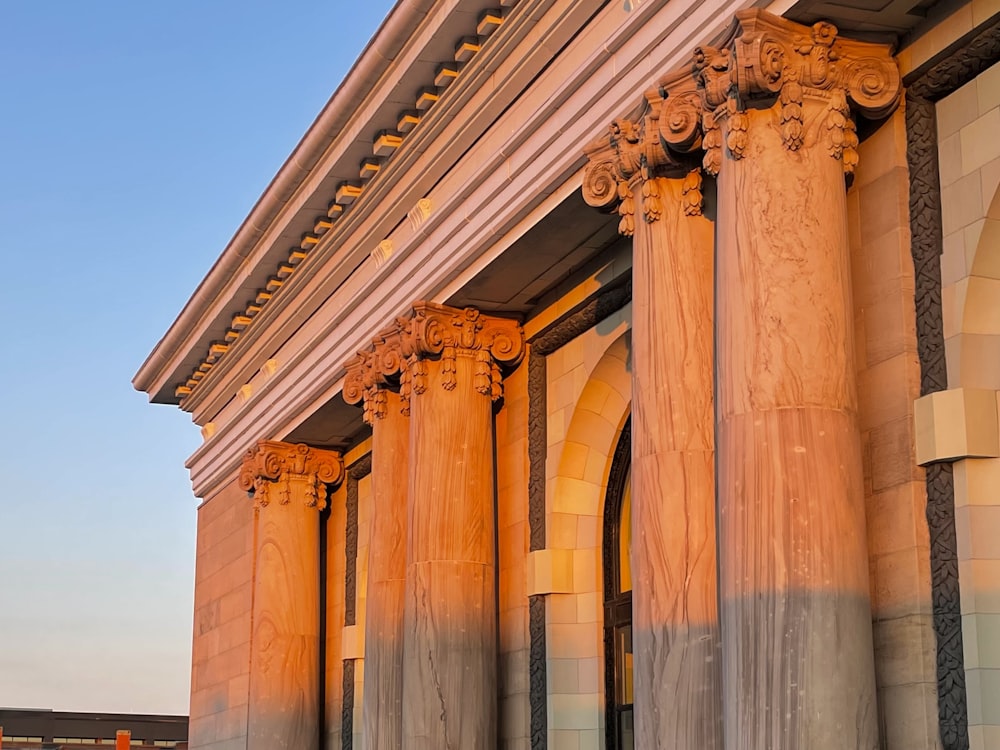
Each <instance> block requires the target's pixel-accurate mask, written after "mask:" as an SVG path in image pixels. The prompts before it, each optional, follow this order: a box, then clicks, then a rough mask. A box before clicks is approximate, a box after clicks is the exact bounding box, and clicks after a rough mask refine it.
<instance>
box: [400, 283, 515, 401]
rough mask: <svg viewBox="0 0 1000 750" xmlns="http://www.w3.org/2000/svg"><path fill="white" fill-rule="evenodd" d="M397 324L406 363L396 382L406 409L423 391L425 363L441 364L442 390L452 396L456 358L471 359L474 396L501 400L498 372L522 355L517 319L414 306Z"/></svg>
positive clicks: (467, 310)
mask: <svg viewBox="0 0 1000 750" xmlns="http://www.w3.org/2000/svg"><path fill="white" fill-rule="evenodd" d="M399 325H400V329H401V336H400V352H401V354H402V355H403V357H405V359H406V366H405V367H404V369H403V371H402V373H401V377H400V395H401V396H402V397H403V401H404V409H405V408H407V406H406V405H407V404H408V401H409V398H410V397H411V396H414V395H420V394H422V393H424V392H425V391H426V390H427V380H428V371H427V360H439V361H440V362H441V387H442V388H444V389H445V390H447V391H451V390H454V389H455V387H456V385H457V383H458V380H457V377H458V370H457V366H456V359H457V357H459V356H464V357H472V358H473V359H474V361H475V368H474V380H475V382H474V385H475V389H476V391H477V392H479V393H481V394H483V395H484V396H488V397H489V398H490V399H491V400H493V401H496V400H497V399H498V398H500V396H501V395H503V381H502V374H501V368H512V367H514V366H516V365H517V363H518V362H520V361H521V357H523V356H524V331H523V330H522V329H521V325H520V324H519V323H518V322H517V321H516V320H510V319H508V318H497V317H493V316H491V315H483V314H482V313H481V312H480V311H479V310H477V309H476V308H474V307H466V308H464V309H459V308H455V307H446V306H444V305H436V304H433V303H430V302H418V303H417V304H415V305H414V306H413V312H412V313H411V314H410V315H409V316H407V317H405V318H400V319H399Z"/></svg>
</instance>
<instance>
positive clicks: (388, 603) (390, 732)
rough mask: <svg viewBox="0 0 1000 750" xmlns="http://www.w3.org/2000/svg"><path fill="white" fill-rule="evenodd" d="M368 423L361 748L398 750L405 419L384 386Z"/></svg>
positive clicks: (397, 400)
mask: <svg viewBox="0 0 1000 750" xmlns="http://www.w3.org/2000/svg"><path fill="white" fill-rule="evenodd" d="M382 390H383V395H382V396H381V398H383V399H384V409H383V410H381V413H380V414H378V415H375V417H374V420H373V424H372V475H371V481H372V519H371V539H370V540H369V547H368V598H367V603H366V613H365V691H364V698H363V702H362V717H363V723H364V743H363V747H364V748H366V750H398V749H399V747H400V746H401V743H402V730H403V724H402V722H403V601H404V580H405V577H406V537H407V531H406V525H407V524H406V514H407V485H408V482H409V475H408V469H407V467H408V463H409V462H408V454H409V440H410V433H409V426H410V425H409V421H410V420H409V417H407V416H406V415H404V414H403V413H402V401H401V399H400V397H399V394H398V393H396V392H394V391H392V390H390V389H388V388H383V389H382Z"/></svg>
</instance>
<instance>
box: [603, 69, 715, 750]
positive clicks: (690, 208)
mask: <svg viewBox="0 0 1000 750" xmlns="http://www.w3.org/2000/svg"><path fill="white" fill-rule="evenodd" d="M690 88H691V90H692V91H693V89H694V87H693V83H692V85H691V86H690ZM648 98H649V99H650V100H651V101H650V104H651V105H652V106H650V108H649V110H648V114H647V116H646V117H644V118H643V120H642V121H640V122H630V121H624V120H619V121H617V122H616V123H614V125H612V127H611V131H610V134H609V137H608V138H605V139H601V140H600V141H597V142H595V143H594V144H592V145H591V146H590V147H589V148H588V149H587V152H588V156H589V157H590V159H591V162H590V165H589V167H588V170H587V176H586V178H585V181H584V198H585V199H586V200H587V201H588V203H590V204H591V205H595V206H598V207H601V208H609V207H611V208H614V207H617V210H618V213H619V214H620V215H621V217H622V218H621V223H620V225H619V229H620V230H621V232H622V233H623V234H626V235H633V237H634V244H633V259H632V352H631V354H632V359H631V369H632V576H633V581H634V588H633V592H632V610H633V622H632V645H633V649H634V657H633V658H634V680H635V703H634V709H633V710H634V717H635V719H634V721H635V746H636V747H650V748H654V747H664V748H666V747H670V748H677V749H678V750H695V749H696V748H697V750H711V749H712V748H721V747H722V716H721V706H720V702H721V693H720V689H721V684H720V683H721V680H720V668H721V650H720V645H721V641H720V637H719V621H718V607H717V602H716V596H717V590H716V549H715V430H714V411H713V409H714V407H713V377H714V374H713V340H712V336H713V331H712V318H713V297H712V295H713V291H714V290H713V252H714V249H713V227H712V222H711V221H709V220H708V219H707V218H706V217H705V216H704V215H703V212H702V203H703V196H702V177H701V171H700V169H698V168H697V167H696V166H695V165H694V164H690V165H687V166H685V165H684V164H683V160H682V159H679V158H674V157H673V156H671V155H669V154H668V153H667V152H665V151H664V150H663V149H662V148H661V147H659V146H656V145H655V144H654V145H653V146H652V147H651V148H647V147H646V144H648V143H649V140H648V139H647V138H646V133H655V132H656V130H657V128H658V122H657V119H658V117H659V115H660V107H659V106H658V104H659V102H660V101H662V100H660V99H659V96H658V94H656V93H655V92H652V93H650V94H649V95H648ZM663 175H677V176H676V177H670V178H668V177H665V176H663Z"/></svg>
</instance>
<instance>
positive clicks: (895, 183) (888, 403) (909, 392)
mask: <svg viewBox="0 0 1000 750" xmlns="http://www.w3.org/2000/svg"><path fill="white" fill-rule="evenodd" d="M858 151H859V156H860V162H859V164H858V169H857V173H856V175H855V180H854V183H853V185H852V187H851V189H850V191H849V192H848V219H849V227H850V245H851V267H852V276H853V279H852V282H853V293H854V318H855V338H856V341H855V349H856V365H857V374H858V421H859V427H860V429H861V440H862V458H863V462H864V479H865V506H866V515H867V525H868V552H869V571H870V576H871V596H872V620H873V631H874V642H875V669H876V684H877V687H878V696H879V722H880V734H881V736H882V741H883V743H884V747H885V748H887V749H888V750H895V749H896V748H899V749H900V750H902V749H903V748H906V749H907V750H909V749H910V748H928V749H930V748H937V747H940V740H939V737H938V710H937V682H936V679H937V678H936V646H935V635H934V629H933V615H932V601H931V582H930V540H929V534H928V527H927V519H926V516H925V507H926V504H927V491H926V485H925V479H924V472H923V469H921V468H920V467H919V466H917V463H916V457H915V449H914V446H915V438H914V427H913V401H914V399H916V398H917V397H918V396H919V395H920V362H919V359H918V356H917V333H916V309H915V306H914V269H913V261H912V258H911V255H910V225H909V208H908V203H909V172H908V169H907V165H906V127H905V114H904V112H903V110H902V109H900V110H899V111H897V112H896V113H895V114H894V115H893V116H892V118H890V119H889V120H888V121H887V122H885V123H884V124H882V126H881V127H879V129H878V130H877V131H876V132H875V133H874V134H872V135H871V136H870V137H869V138H868V139H866V140H865V141H864V142H863V143H862V144H861V146H860V148H859V149H858Z"/></svg>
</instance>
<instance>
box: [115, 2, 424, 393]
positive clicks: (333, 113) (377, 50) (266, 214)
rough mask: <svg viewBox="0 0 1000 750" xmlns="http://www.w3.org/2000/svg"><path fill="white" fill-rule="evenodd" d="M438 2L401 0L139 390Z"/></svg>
mask: <svg viewBox="0 0 1000 750" xmlns="http://www.w3.org/2000/svg"><path fill="white" fill-rule="evenodd" d="M433 4H434V0H397V2H396V4H395V5H394V6H393V8H392V9H391V10H390V11H389V14H388V15H387V16H386V17H385V19H383V21H382V23H381V25H380V26H379V27H378V29H377V30H376V31H375V34H374V35H373V36H372V38H371V39H370V40H369V41H368V44H367V45H365V48H364V50H362V52H361V55H360V56H359V57H358V59H357V60H356V61H355V62H354V64H353V65H352V66H351V68H350V70H348V72H347V75H345V76H344V79H343V80H342V81H341V83H340V85H339V86H338V87H337V89H336V90H335V91H334V93H333V95H332V96H331V97H330V99H329V100H328V101H327V103H326V105H325V106H324V107H323V109H322V111H321V112H320V113H319V115H318V116H317V117H316V119H315V120H314V121H313V123H312V124H311V125H310V126H309V129H308V130H307V131H306V133H305V135H304V136H303V137H302V139H301V140H300V141H299V143H298V145H296V147H295V149H294V150H293V151H292V153H291V154H290V155H289V156H288V158H287V159H285V162H284V163H283V164H282V165H281V168H280V169H279V170H278V172H277V174H276V175H275V176H274V178H273V179H272V180H271V182H270V183H269V184H268V186H267V188H265V190H264V192H263V193H262V194H261V196H260V198H258V199H257V202H256V203H255V204H254V206H253V208H252V209H251V210H250V213H249V214H248V215H247V217H246V218H245V219H244V220H243V222H242V223H241V224H240V227H239V229H237V230H236V233H235V234H234V235H233V238H232V239H231V240H230V241H229V244H228V245H226V248H225V249H224V250H223V251H222V254H221V255H220V256H219V257H218V259H216V261H215V263H214V264H213V265H212V267H211V269H210V270H209V272H208V274H207V275H206V276H205V278H204V279H202V281H201V283H200V284H199V285H198V287H197V288H196V289H195V291H194V294H192V295H191V297H190V298H189V299H188V301H187V302H186V303H185V305H184V307H183V308H182V309H181V312H180V314H179V315H178V316H177V318H176V319H175V320H174V322H173V323H172V324H171V325H170V328H168V329H167V332H166V333H165V334H164V335H163V337H162V338H161V339H160V341H159V342H158V343H157V344H156V346H155V347H154V348H153V350H152V351H151V352H150V354H149V355H148V356H147V357H146V359H145V361H144V362H143V363H142V365H141V366H140V367H139V370H138V371H137V372H136V374H135V375H134V376H133V378H132V386H133V387H134V388H135V389H136V390H137V391H143V392H146V393H148V394H149V396H150V400H153V398H154V394H153V393H152V392H151V391H152V389H153V388H154V386H155V383H156V381H157V379H158V378H159V376H160V375H161V373H162V372H163V370H164V369H167V368H168V367H169V365H170V362H171V361H172V360H173V358H174V356H175V355H176V354H177V353H178V351H179V349H180V347H181V346H182V344H183V340H184V337H185V336H186V334H187V332H188V331H189V330H190V329H191V328H193V327H195V325H196V324H197V322H198V321H199V320H200V319H201V318H202V316H203V315H204V314H205V312H206V311H207V309H208V307H209V305H210V304H211V302H212V301H213V300H214V299H215V298H216V296H218V293H219V292H220V291H221V290H222V288H223V287H224V286H225V284H226V283H227V282H228V281H229V280H230V279H231V278H232V276H233V274H234V273H235V272H236V271H237V269H239V267H240V266H241V265H242V263H243V262H244V260H245V259H246V258H247V257H249V255H250V253H251V251H252V249H253V247H254V246H255V245H256V243H257V241H258V240H259V239H260V237H261V236H262V235H263V234H264V232H265V231H266V228H267V227H268V226H269V225H270V224H271V223H272V222H273V221H274V219H275V218H276V217H277V216H278V215H279V213H280V212H281V209H282V208H283V207H284V206H285V205H286V204H287V203H288V202H289V200H291V198H292V197H293V196H294V194H295V192H296V190H297V189H298V187H299V186H300V185H301V184H302V183H303V182H304V181H305V179H306V178H307V177H308V176H309V174H310V173H311V171H312V169H313V168H314V167H315V166H316V164H317V163H318V162H319V160H320V158H321V157H322V155H323V154H324V153H325V152H326V149H327V147H328V146H329V145H330V143H331V142H332V141H333V140H334V139H335V137H336V134H337V133H338V132H339V130H340V128H341V126H342V125H343V123H344V122H345V121H346V120H347V119H348V118H349V117H350V116H351V115H352V114H353V113H354V111H355V109H356V108H357V105H358V103H359V102H360V101H361V100H362V99H363V98H364V96H365V95H366V94H367V93H368V88H369V86H368V84H369V83H370V81H371V80H372V79H373V78H377V77H379V76H381V75H382V74H383V73H384V72H385V71H386V70H387V69H388V68H389V67H390V65H391V64H392V62H393V60H394V59H395V57H396V55H397V54H398V52H399V51H400V49H402V47H403V45H404V44H405V42H406V40H407V39H408V37H409V36H410V34H411V33H412V29H413V27H414V26H416V25H418V24H419V23H420V22H421V21H422V20H423V18H424V17H425V16H426V15H427V13H428V12H429V9H430V8H431V7H432V6H433Z"/></svg>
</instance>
